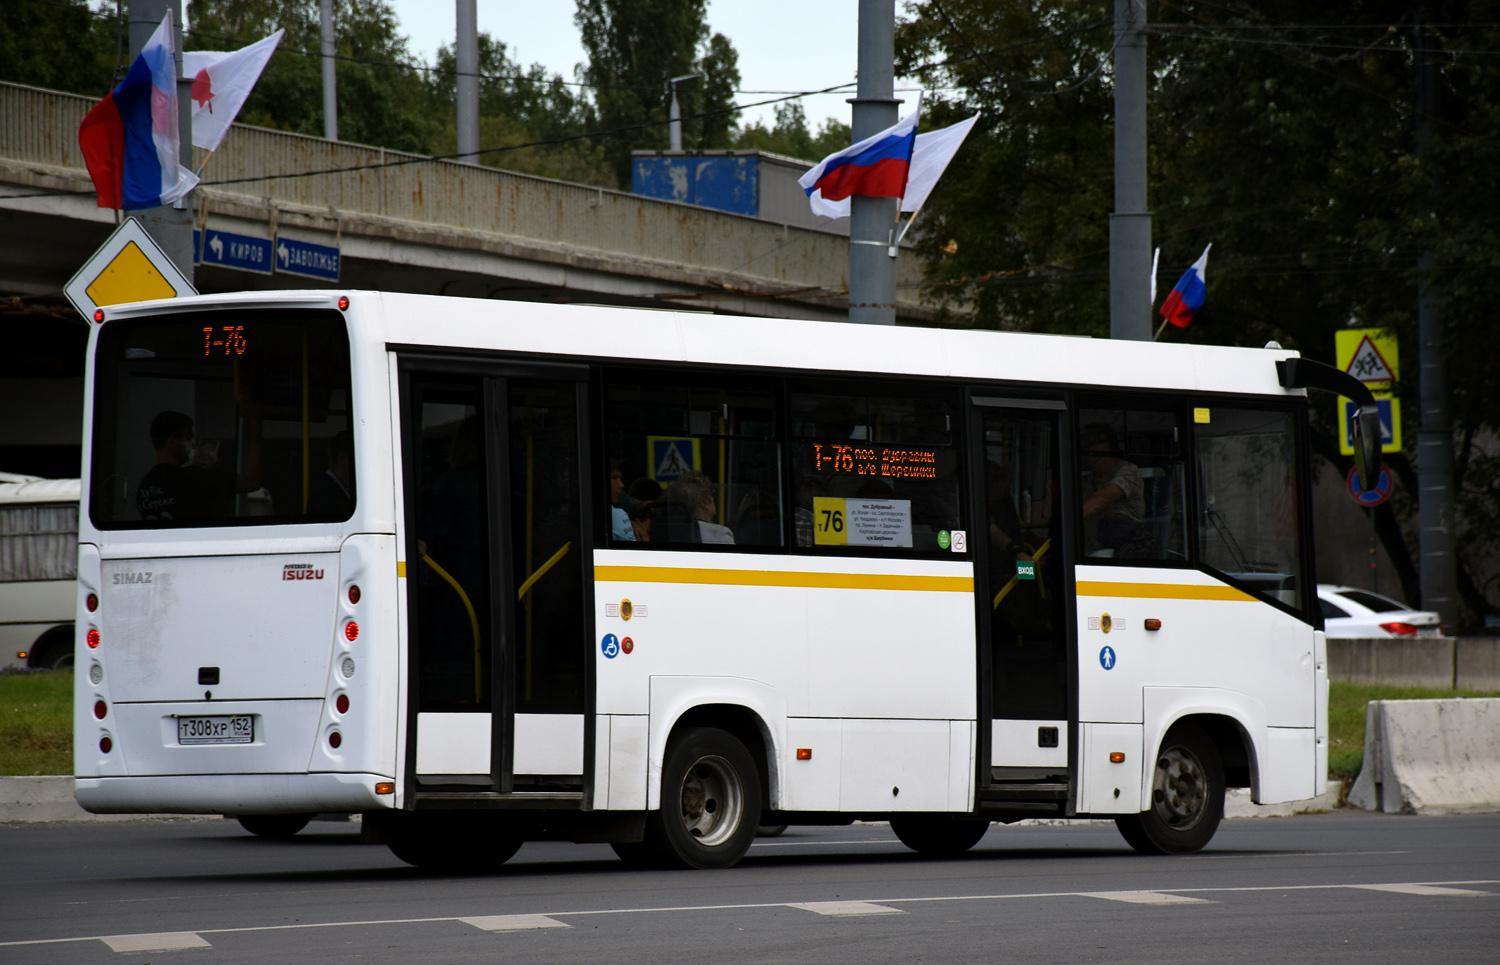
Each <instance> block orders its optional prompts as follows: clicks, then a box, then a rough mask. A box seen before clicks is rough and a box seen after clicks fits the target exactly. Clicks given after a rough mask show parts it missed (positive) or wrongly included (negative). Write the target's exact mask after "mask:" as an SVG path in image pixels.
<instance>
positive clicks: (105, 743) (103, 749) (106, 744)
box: [99, 734, 115, 754]
mask: <svg viewBox="0 0 1500 965" xmlns="http://www.w3.org/2000/svg"><path fill="white" fill-rule="evenodd" d="M114 746H115V742H114V741H112V740H110V739H109V735H108V734H105V735H104V736H103V737H101V738H99V752H100V753H101V754H108V753H109V752H110V750H111V749H112V748H113V747H114Z"/></svg>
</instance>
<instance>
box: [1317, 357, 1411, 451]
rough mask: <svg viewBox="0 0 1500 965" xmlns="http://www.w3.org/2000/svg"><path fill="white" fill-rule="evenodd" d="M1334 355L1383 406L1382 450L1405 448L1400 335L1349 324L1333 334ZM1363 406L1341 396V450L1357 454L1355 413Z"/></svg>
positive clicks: (1381, 422)
mask: <svg viewBox="0 0 1500 965" xmlns="http://www.w3.org/2000/svg"><path fill="white" fill-rule="evenodd" d="M1333 349H1334V359H1335V362H1336V363H1337V365H1338V367H1339V369H1340V370H1341V371H1344V372H1347V373H1349V374H1350V375H1352V376H1354V377H1355V378H1356V379H1359V380H1360V381H1361V382H1363V383H1365V385H1368V386H1369V387H1370V390H1371V391H1372V392H1374V394H1375V405H1376V407H1377V408H1379V409H1380V451H1381V452H1400V451H1401V400H1400V399H1397V398H1396V396H1395V387H1396V380H1397V379H1399V378H1400V377H1401V376H1400V373H1401V368H1400V360H1399V358H1398V356H1397V351H1396V335H1395V333H1394V332H1392V331H1391V330H1390V329H1385V328H1346V329H1343V330H1341V331H1338V332H1335V333H1334V337H1333ZM1358 411H1359V406H1357V405H1355V403H1354V402H1353V400H1350V399H1346V398H1344V397H1343V396H1340V397H1339V416H1340V418H1341V419H1342V421H1343V431H1341V432H1340V433H1339V452H1341V453H1343V454H1344V455H1346V456H1352V455H1354V414H1355V413H1356V412H1358Z"/></svg>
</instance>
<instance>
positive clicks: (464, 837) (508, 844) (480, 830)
mask: <svg viewBox="0 0 1500 965" xmlns="http://www.w3.org/2000/svg"><path fill="white" fill-rule="evenodd" d="M504 820H505V815H504V814H500V813H495V812H488V811H471V812H466V811H447V812H433V811H424V812H422V813H421V814H409V813H408V814H402V815H401V816H400V818H399V819H397V820H394V821H392V822H391V824H390V826H389V829H388V831H387V833H386V846H387V847H388V848H390V849H391V853H392V854H394V855H395V856H396V857H398V858H400V859H401V860H402V861H405V862H406V863H407V864H409V865H414V866H416V867H418V868H421V869H422V870H423V871H434V872H438V873H440V874H478V873H482V872H486V871H492V870H494V869H496V868H498V867H500V866H501V865H503V864H505V862H507V861H509V860H510V859H511V858H512V857H514V856H515V853H516V852H517V851H519V850H521V845H522V844H524V843H525V841H526V839H525V838H524V837H523V836H522V835H521V834H519V833H515V832H510V831H507V830H505V829H503V828H502V827H501V826H500V823H501V822H502V821H504Z"/></svg>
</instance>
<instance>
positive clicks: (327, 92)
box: [318, 0, 339, 141]
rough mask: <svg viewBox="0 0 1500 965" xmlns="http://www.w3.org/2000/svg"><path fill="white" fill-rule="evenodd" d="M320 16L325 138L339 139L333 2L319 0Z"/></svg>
mask: <svg viewBox="0 0 1500 965" xmlns="http://www.w3.org/2000/svg"><path fill="white" fill-rule="evenodd" d="M318 14H319V19H320V20H321V24H320V27H321V31H322V39H323V136H324V137H326V138H327V139H328V140H330V141H337V140H338V139H339V99H338V81H337V78H336V75H335V73H334V60H333V55H334V54H335V53H336V50H335V49H334V44H333V0H319V3H318Z"/></svg>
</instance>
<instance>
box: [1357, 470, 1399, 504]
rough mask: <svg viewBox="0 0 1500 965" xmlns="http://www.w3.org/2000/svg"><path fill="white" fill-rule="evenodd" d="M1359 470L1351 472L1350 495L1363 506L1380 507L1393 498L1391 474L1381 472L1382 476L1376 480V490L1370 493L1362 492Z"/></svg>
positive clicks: (1384, 471)
mask: <svg viewBox="0 0 1500 965" xmlns="http://www.w3.org/2000/svg"><path fill="white" fill-rule="evenodd" d="M1359 483H1360V479H1359V470H1358V469H1351V470H1349V495H1351V496H1353V497H1354V501H1355V502H1356V503H1359V504H1360V505H1361V506H1371V507H1373V506H1379V505H1380V504H1381V503H1383V502H1385V501H1386V500H1387V499H1390V498H1391V474H1390V473H1389V472H1387V471H1386V470H1384V469H1382V470H1380V476H1379V478H1377V479H1376V480H1375V488H1374V489H1372V490H1370V491H1369V492H1367V493H1365V492H1360V485H1359Z"/></svg>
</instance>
